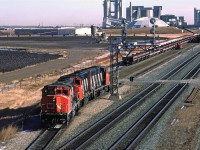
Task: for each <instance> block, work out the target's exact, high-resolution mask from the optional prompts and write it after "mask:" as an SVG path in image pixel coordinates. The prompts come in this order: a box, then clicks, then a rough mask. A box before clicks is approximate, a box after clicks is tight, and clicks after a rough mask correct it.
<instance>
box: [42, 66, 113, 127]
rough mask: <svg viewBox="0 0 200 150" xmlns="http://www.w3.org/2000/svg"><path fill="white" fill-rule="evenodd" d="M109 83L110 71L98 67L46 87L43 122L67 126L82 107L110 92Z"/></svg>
mask: <svg viewBox="0 0 200 150" xmlns="http://www.w3.org/2000/svg"><path fill="white" fill-rule="evenodd" d="M109 84H110V79H109V72H108V69H107V68H105V67H100V66H96V67H91V68H87V69H84V70H80V71H77V72H74V73H72V74H69V75H66V76H62V77H60V78H59V79H58V81H56V82H55V83H52V84H49V85H46V86H45V87H44V88H43V89H42V99H41V121H42V123H44V124H59V123H65V122H67V123H68V122H69V120H70V119H71V118H72V117H73V116H74V115H75V113H76V112H77V111H78V110H79V108H80V107H81V106H83V105H84V104H86V103H87V102H88V101H89V100H91V99H94V98H95V97H98V96H99V95H100V94H101V93H104V92H108V91H109Z"/></svg>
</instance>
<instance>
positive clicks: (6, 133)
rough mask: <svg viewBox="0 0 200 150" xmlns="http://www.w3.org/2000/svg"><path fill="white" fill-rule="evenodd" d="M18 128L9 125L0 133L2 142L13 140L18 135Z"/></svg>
mask: <svg viewBox="0 0 200 150" xmlns="http://www.w3.org/2000/svg"><path fill="white" fill-rule="evenodd" d="M17 130H18V128H17V127H16V126H14V125H8V126H7V127H5V128H3V129H2V130H1V131H0V141H5V140H8V139H11V138H12V137H13V136H14V135H15V134H16V133H17Z"/></svg>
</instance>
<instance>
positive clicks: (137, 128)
mask: <svg viewBox="0 0 200 150" xmlns="http://www.w3.org/2000/svg"><path fill="white" fill-rule="evenodd" d="M199 72H200V63H198V64H197V65H196V66H195V67H194V68H193V69H192V70H191V71H190V72H189V73H188V74H186V75H185V77H183V80H184V79H191V78H194V77H195V76H196V75H197V74H198V73H199ZM186 86H187V83H183V84H176V85H175V86H174V87H173V88H172V89H171V90H169V91H168V92H167V93H166V94H165V95H164V96H163V97H162V98H161V99H160V100H159V101H158V102H157V103H156V104H154V105H153V106H152V107H151V108H150V109H149V110H148V111H147V112H146V113H145V114H144V115H143V116H142V117H141V118H140V119H139V120H138V121H136V123H135V124H133V126H132V127H131V128H129V129H128V130H127V132H126V133H125V134H124V135H123V136H121V137H120V138H119V139H118V140H117V141H116V142H115V143H114V144H113V145H112V146H111V147H110V148H109V149H111V150H112V149H128V150H132V149H134V148H135V147H136V146H137V145H138V143H139V142H140V141H141V139H142V138H143V137H144V136H145V135H146V134H147V133H148V131H150V129H151V128H152V127H153V125H154V124H155V123H156V122H157V121H158V119H159V118H160V117H161V116H162V115H163V114H164V112H165V111H166V110H167V109H168V108H169V107H170V106H171V105H172V104H173V102H174V101H175V99H176V98H177V97H178V96H179V95H180V94H181V93H182V92H183V90H184V89H185V87H186Z"/></svg>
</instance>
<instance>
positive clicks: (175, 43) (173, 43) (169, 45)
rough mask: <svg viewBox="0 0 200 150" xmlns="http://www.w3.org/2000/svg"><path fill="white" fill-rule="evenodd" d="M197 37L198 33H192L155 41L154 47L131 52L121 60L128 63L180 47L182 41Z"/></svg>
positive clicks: (125, 63)
mask: <svg viewBox="0 0 200 150" xmlns="http://www.w3.org/2000/svg"><path fill="white" fill-rule="evenodd" d="M197 38H199V35H198V34H194V35H193V36H184V37H181V38H176V39H171V40H166V41H164V42H161V43H157V44H156V45H155V46H154V47H151V48H149V49H146V50H145V51H140V53H134V52H133V53H132V54H131V55H129V56H123V57H122V61H123V64H124V65H130V64H133V63H136V62H139V61H141V60H144V59H147V58H149V57H152V56H154V55H157V54H160V53H164V52H166V51H168V50H170V49H182V48H183V44H184V43H188V42H190V41H193V40H196V39H197Z"/></svg>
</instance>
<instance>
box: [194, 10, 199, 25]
mask: <svg viewBox="0 0 200 150" xmlns="http://www.w3.org/2000/svg"><path fill="white" fill-rule="evenodd" d="M194 26H196V27H200V9H197V8H194Z"/></svg>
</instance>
